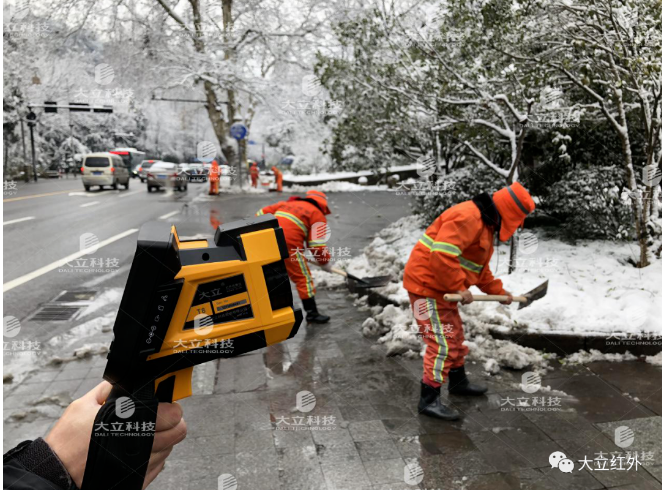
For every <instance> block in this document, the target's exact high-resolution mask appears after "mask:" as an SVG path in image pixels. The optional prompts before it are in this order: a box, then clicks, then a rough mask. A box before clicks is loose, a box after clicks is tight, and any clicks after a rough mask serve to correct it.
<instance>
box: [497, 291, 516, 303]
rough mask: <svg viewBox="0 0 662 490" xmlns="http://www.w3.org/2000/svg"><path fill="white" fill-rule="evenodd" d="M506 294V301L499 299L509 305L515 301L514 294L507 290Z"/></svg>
mask: <svg viewBox="0 0 662 490" xmlns="http://www.w3.org/2000/svg"><path fill="white" fill-rule="evenodd" d="M505 293H506V296H508V299H507V300H506V301H499V303H501V304H502V305H509V304H511V303H512V302H513V295H512V293H509V292H508V291H505Z"/></svg>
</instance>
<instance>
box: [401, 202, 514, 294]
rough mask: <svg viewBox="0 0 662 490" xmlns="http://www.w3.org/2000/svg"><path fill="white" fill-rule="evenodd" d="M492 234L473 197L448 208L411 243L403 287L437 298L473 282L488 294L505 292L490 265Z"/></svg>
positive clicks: (471, 284)
mask: <svg viewBox="0 0 662 490" xmlns="http://www.w3.org/2000/svg"><path fill="white" fill-rule="evenodd" d="M493 238H494V230H493V229H492V228H491V227H489V226H487V225H485V223H484V222H483V220H482V219H481V215H480V210H479V209H478V207H477V206H476V204H474V203H473V202H472V201H465V202H463V203H460V204H458V205H456V206H453V207H451V208H449V209H447V210H446V211H444V212H443V213H442V214H441V216H439V217H438V218H437V219H436V220H434V222H433V223H432V224H431V225H430V226H429V227H428V229H427V230H425V233H424V235H423V236H422V237H421V239H420V240H419V241H418V243H417V244H416V245H415V246H414V249H413V250H412V252H411V255H410V256H409V260H408V261H407V265H406V266H405V273H404V288H405V289H406V290H407V291H409V292H411V293H414V294H416V295H419V296H423V297H426V298H435V299H437V300H443V295H444V294H445V293H454V292H456V291H459V290H463V289H468V288H469V286H473V285H476V286H478V287H479V288H480V289H481V290H482V291H484V292H485V293H487V294H504V293H505V291H504V289H503V284H502V283H501V281H500V280H499V279H495V278H494V276H493V275H492V272H491V271H490V267H489V262H490V258H491V257H492V252H493V250H494V246H493Z"/></svg>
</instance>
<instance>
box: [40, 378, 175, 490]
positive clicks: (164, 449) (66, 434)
mask: <svg viewBox="0 0 662 490" xmlns="http://www.w3.org/2000/svg"><path fill="white" fill-rule="evenodd" d="M110 390H111V385H110V383H108V382H107V381H103V382H102V383H99V384H98V385H97V386H96V387H95V388H93V389H92V390H90V391H88V392H87V393H86V394H85V395H83V396H82V397H81V398H78V399H77V400H74V401H73V402H72V403H71V404H70V405H69V406H68V407H67V409H66V410H65V411H64V413H63V414H62V417H60V419H59V420H58V421H57V422H56V423H55V426H54V427H53V429H51V431H50V432H49V434H48V435H47V436H46V437H45V439H44V440H45V441H46V442H47V443H48V445H49V446H50V447H51V449H52V450H53V452H54V453H55V454H57V456H58V457H59V458H60V461H62V463H63V464H64V467H65V468H66V469H67V471H68V472H69V474H70V475H71V478H72V480H73V481H74V483H75V484H76V486H77V487H78V488H80V487H81V485H82V483H83V474H84V473H85V463H86V461H87V452H88V449H89V446H90V438H91V437H92V429H93V427H94V419H95V417H96V415H97V412H98V411H99V409H100V408H101V405H103V403H104V402H105V401H106V398H108V395H109V394H110ZM185 437H186V422H184V418H183V412H182V407H181V406H180V405H179V404H178V403H159V408H158V412H157V416H156V432H155V434H154V443H153V444H152V453H151V455H150V458H149V464H148V466H147V474H146V475H145V483H144V484H143V489H144V488H145V487H147V485H149V484H150V483H151V482H152V481H153V480H154V478H156V477H157V475H158V474H159V473H160V472H161V470H162V469H163V466H164V465H165V460H166V458H167V457H168V455H169V454H170V453H171V451H172V448H173V446H174V445H175V444H178V443H180V442H182V441H183V440H184V438H185Z"/></svg>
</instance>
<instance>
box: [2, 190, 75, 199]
mask: <svg viewBox="0 0 662 490" xmlns="http://www.w3.org/2000/svg"><path fill="white" fill-rule="evenodd" d="M72 191H73V189H69V190H68V191H57V192H46V193H45V194H32V195H30V196H21V197H10V198H9V199H3V200H2V202H13V201H22V200H23V199H35V198H37V197H47V196H55V195H57V194H65V193H67V192H72Z"/></svg>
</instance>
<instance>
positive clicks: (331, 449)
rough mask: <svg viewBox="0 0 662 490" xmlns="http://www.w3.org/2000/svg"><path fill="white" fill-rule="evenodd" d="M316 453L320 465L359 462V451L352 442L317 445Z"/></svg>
mask: <svg viewBox="0 0 662 490" xmlns="http://www.w3.org/2000/svg"><path fill="white" fill-rule="evenodd" d="M357 444H362V443H357ZM316 451H317V458H318V459H319V462H320V463H321V464H326V465H339V464H344V463H355V462H360V461H361V458H360V457H359V451H357V446H356V445H355V444H354V443H353V442H346V443H344V444H335V445H332V446H325V445H323V444H317V445H316ZM398 455H399V454H398Z"/></svg>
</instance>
